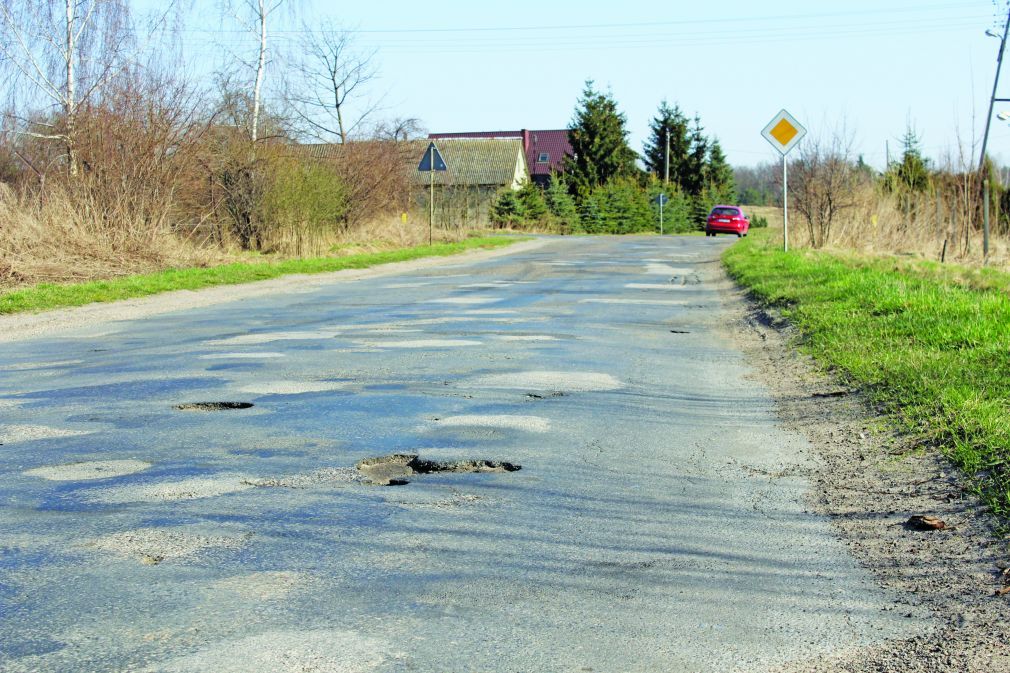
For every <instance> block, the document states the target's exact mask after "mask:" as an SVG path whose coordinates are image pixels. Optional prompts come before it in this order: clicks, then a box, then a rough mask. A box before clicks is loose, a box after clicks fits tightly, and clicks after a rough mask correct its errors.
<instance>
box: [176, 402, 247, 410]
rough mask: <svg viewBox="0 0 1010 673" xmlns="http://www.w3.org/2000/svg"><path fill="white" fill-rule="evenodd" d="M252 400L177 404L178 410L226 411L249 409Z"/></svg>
mask: <svg viewBox="0 0 1010 673" xmlns="http://www.w3.org/2000/svg"><path fill="white" fill-rule="evenodd" d="M253 406H255V405H253V403H252V402H186V403H184V404H177V405H175V408H176V409H178V410H179V411H227V410H229V409H251V408H252V407H253Z"/></svg>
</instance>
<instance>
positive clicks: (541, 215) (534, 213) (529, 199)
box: [516, 181, 547, 224]
mask: <svg viewBox="0 0 1010 673" xmlns="http://www.w3.org/2000/svg"><path fill="white" fill-rule="evenodd" d="M516 196H517V197H518V198H519V203H520V205H521V209H522V212H523V220H524V221H525V222H526V223H527V224H539V223H540V222H542V221H543V220H544V219H545V218H546V217H547V203H546V202H545V201H544V192H543V190H542V189H540V187H539V185H537V184H536V183H535V182H530V181H528V182H525V183H523V186H522V187H521V188H520V189H519V191H518V192H517V193H516Z"/></svg>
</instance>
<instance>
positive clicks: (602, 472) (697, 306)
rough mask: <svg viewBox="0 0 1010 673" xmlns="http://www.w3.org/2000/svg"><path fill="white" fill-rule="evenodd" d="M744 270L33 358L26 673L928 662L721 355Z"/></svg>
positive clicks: (318, 304)
mask: <svg viewBox="0 0 1010 673" xmlns="http://www.w3.org/2000/svg"><path fill="white" fill-rule="evenodd" d="M728 242H729V239H726V238H720V239H715V240H713V239H708V238H702V237H681V238H673V237H668V238H658V237H625V238H569V239H555V240H551V241H550V242H548V243H547V244H546V245H544V246H542V247H540V248H537V249H535V250H525V251H521V252H518V253H516V254H514V255H510V256H503V257H497V258H495V259H490V260H483V261H466V260H451V259H450V260H446V261H445V263H444V264H443V265H441V266H439V267H437V268H436V267H429V268H425V269H422V270H419V271H414V272H410V273H403V274H399V275H396V276H387V277H383V278H366V279H361V280H355V281H347V282H335V283H332V284H330V285H325V286H317V285H312V286H310V287H307V288H305V289H303V290H300V291H292V292H287V293H281V294H277V295H276V296H270V297H263V296H259V297H251V298H247V299H245V300H242V301H235V302H232V303H228V304H219V305H216V306H212V307H205V308H196V309H192V310H185V311H178V312H175V313H170V314H164V315H157V316H152V317H148V318H145V319H143V320H136V321H126V322H117V323H110V324H108V325H104V326H102V327H101V329H95V328H94V327H89V328H86V329H82V330H78V331H73V330H71V331H69V332H65V333H60V334H59V335H58V336H53V337H49V338H38V339H34V340H28V341H18V342H15V343H9V344H4V346H3V348H2V349H0V442H2V445H0V478H2V481H0V483H2V487H0V617H2V619H0V670H4V671H11V672H21V671H60V672H61V673H62V672H67V673H75V672H81V673H85V672H87V673H91V672H93V671H166V672H167V671H185V672H189V671H193V672H197V671H206V672H208V673H211V672H215V673H216V672H220V671H231V670H235V671H243V672H244V673H258V672H261V671H262V672H263V673H266V672H268V671H269V672H274V671H299V672H300V673H313V672H320V673H321V672H331V671H334V672H335V671H341V672H343V671H380V672H387V671H388V672H393V671H430V672H432V673H435V672H438V673H444V672H446V671H453V672H455V671H460V672H462V671H503V672H504V671H529V672H532V671H538V672H539V671H620V672H631V671H698V672H709V671H711V672H716V671H718V672H723V671H730V670H735V669H736V670H744V671H762V670H766V669H768V668H770V667H773V666H777V665H781V664H785V663H788V662H790V661H794V660H799V659H810V658H811V657H816V656H817V655H818V654H819V653H823V654H830V653H832V652H835V651H838V650H841V649H851V648H853V647H859V646H861V645H873V644H875V643H879V642H881V641H882V640H884V639H888V638H899V637H908V636H912V635H916V634H920V633H923V632H924V631H926V630H928V629H929V628H930V623H929V621H928V620H927V619H926V617H925V615H923V614H921V613H920V612H917V611H916V610H915V609H914V608H910V609H906V610H903V611H900V612H899V611H895V610H893V609H892V608H893V602H894V601H893V597H891V596H887V595H885V594H883V593H882V592H881V591H880V590H879V589H877V588H876V585H875V583H874V581H873V579H872V578H871V577H870V575H869V574H868V573H867V572H866V571H864V570H863V569H861V568H860V566H859V565H858V564H857V563H856V561H854V560H853V558H852V557H851V556H850V554H849V553H848V552H847V550H846V548H845V546H844V544H843V543H842V542H841V541H840V540H839V539H838V538H837V535H836V533H835V532H834V530H833V529H832V527H831V524H830V522H829V521H828V520H827V519H826V518H824V517H821V516H818V515H816V514H814V513H812V512H811V511H808V510H810V509H812V508H810V507H808V505H807V504H806V502H807V501H806V496H807V494H808V492H809V489H810V484H809V483H808V481H807V479H806V477H805V476H804V475H805V474H806V473H807V472H808V471H809V470H810V468H811V467H812V466H813V461H814V460H815V459H814V457H813V456H812V455H810V451H809V447H808V446H807V445H806V443H805V441H804V440H803V439H801V438H800V437H799V436H798V435H796V434H792V433H789V432H786V431H785V430H784V429H783V428H782V427H781V426H780V424H779V423H778V421H777V420H776V417H775V412H774V406H773V403H772V400H771V397H770V396H769V394H768V391H767V390H765V389H764V388H763V387H762V386H761V385H760V384H758V383H756V382H755V381H754V380H753V379H751V378H749V373H750V371H749V369H748V366H747V363H746V361H745V360H744V357H743V356H742V355H741V353H740V352H739V351H738V350H737V349H736V348H735V346H734V343H733V341H732V339H731V338H730V337H727V336H725V334H726V331H725V330H721V329H719V327H720V325H721V324H722V323H723V322H725V320H727V318H726V315H727V314H726V313H725V309H726V308H727V306H728V302H732V301H735V299H733V296H732V295H731V293H730V292H728V288H729V284H728V282H727V281H726V279H725V277H724V275H723V273H722V271H721V269H720V267H719V264H718V255H719V253H720V252H721V251H722V250H723V249H724V248H725V245H726V244H728ZM249 405H251V406H249ZM392 456H407V457H408V458H409V457H411V456H416V457H418V458H410V459H409V460H408V458H403V459H398V460H400V462H402V463H404V465H409V466H411V467H410V469H409V470H408V469H407V468H406V467H397V469H396V470H391V471H390V473H389V475H386V474H385V473H383V478H382V479H372V478H363V477H362V476H361V474H360V473H359V470H358V469H357V468H356V466H357V465H359V464H361V465H365V466H368V465H373V464H374V461H375V459H379V460H380V462H381V460H387V462H388V459H383V457H392ZM370 459H372V460H371V462H370ZM412 461H413V462H412ZM485 461H486V462H485ZM506 464H507V465H509V466H513V467H515V468H517V469H498V467H497V466H501V465H506ZM431 465H435V466H444V465H448V466H455V467H458V466H468V469H462V468H459V469H455V467H454V469H421V468H420V467H418V466H431ZM472 466H476V467H475V468H474V469H469V467H472ZM487 466H495V469H491V468H490V467H487ZM519 466H521V469H518V468H519ZM478 468H479V469H478ZM394 472H395V474H394ZM390 475H392V478H387V477H389V476H390ZM366 477H367V475H366Z"/></svg>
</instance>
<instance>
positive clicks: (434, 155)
mask: <svg viewBox="0 0 1010 673" xmlns="http://www.w3.org/2000/svg"><path fill="white" fill-rule="evenodd" d="M417 170H418V171H420V172H422V173H425V172H427V173H428V174H429V177H430V180H429V185H430V190H431V191H430V192H429V193H428V245H431V241H432V230H433V229H434V228H435V171H445V170H448V169H447V167H446V165H445V161H444V160H443V159H442V154H441V152H439V151H438V148H437V147H435V143H433V142H432V143H429V144H428V149H427V150H425V152H424V156H423V157H421V163H419V164H418V165H417Z"/></svg>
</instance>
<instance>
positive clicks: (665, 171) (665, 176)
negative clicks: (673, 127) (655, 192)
mask: <svg viewBox="0 0 1010 673" xmlns="http://www.w3.org/2000/svg"><path fill="white" fill-rule="evenodd" d="M663 184H664V185H668V184H670V127H667V128H666V162H665V168H664V169H663Z"/></svg>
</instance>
